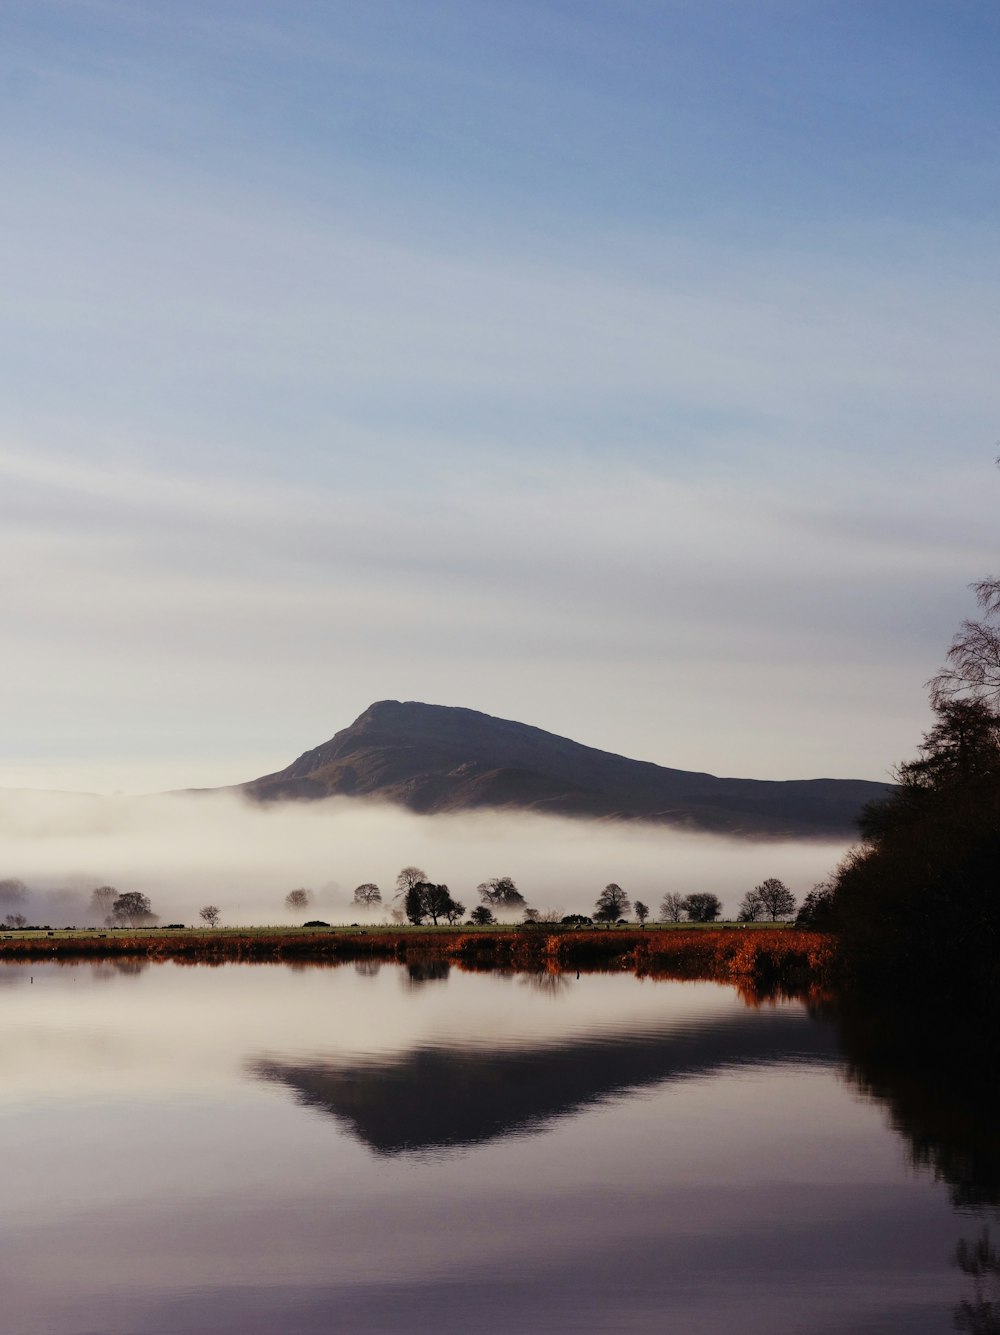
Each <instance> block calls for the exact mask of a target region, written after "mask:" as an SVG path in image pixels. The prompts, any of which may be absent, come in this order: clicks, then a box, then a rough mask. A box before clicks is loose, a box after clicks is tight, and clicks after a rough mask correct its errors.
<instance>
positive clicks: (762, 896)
mask: <svg viewBox="0 0 1000 1335" xmlns="http://www.w3.org/2000/svg"><path fill="white" fill-rule="evenodd" d="M752 893H753V894H755V895H756V896H757V900H758V902H759V904H760V907H761V911H762V912H763V913H766V914H767V915H768V917H769V918H770V919H771V921H772V922H777V920H778V919H779V918H787V917H789V916H790V915H791V914H793V913H794V912H795V896H794V895H793V894H792V892H791V890H789V888H788V886H787V885H785V883H784V881H779V880H778V878H777V877H776V876H769V877H768V878H767V880H766V881H761V883H760V885H755V886H754V888H753V892H752Z"/></svg>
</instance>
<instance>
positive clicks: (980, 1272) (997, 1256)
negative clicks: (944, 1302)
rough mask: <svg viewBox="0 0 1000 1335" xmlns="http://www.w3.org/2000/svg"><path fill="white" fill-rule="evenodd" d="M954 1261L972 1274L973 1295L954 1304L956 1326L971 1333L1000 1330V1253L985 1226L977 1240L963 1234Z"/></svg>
mask: <svg viewBox="0 0 1000 1335" xmlns="http://www.w3.org/2000/svg"><path fill="white" fill-rule="evenodd" d="M955 1264H956V1265H957V1266H958V1268H959V1269H960V1270H961V1271H963V1272H964V1273H965V1274H966V1275H969V1276H971V1278H972V1284H973V1297H972V1300H971V1302H970V1301H969V1299H967V1298H966V1299H963V1300H962V1302H960V1303H959V1304H958V1306H957V1307H956V1308H955V1329H956V1330H967V1331H970V1332H971V1333H972V1335H998V1333H1000V1253H998V1252H997V1250H996V1248H995V1247H994V1246H993V1243H992V1241H991V1239H990V1230H989V1228H988V1227H986V1228H984V1229H983V1231H982V1233H980V1235H979V1237H978V1238H977V1239H976V1240H975V1241H974V1242H969V1241H968V1240H967V1239H965V1238H962V1240H961V1241H960V1242H959V1244H958V1246H957V1247H956V1248H955Z"/></svg>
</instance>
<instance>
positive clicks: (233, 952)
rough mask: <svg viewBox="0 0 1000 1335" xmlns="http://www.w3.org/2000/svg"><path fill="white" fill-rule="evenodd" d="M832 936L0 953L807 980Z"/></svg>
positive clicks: (818, 974)
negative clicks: (439, 964) (433, 963)
mask: <svg viewBox="0 0 1000 1335" xmlns="http://www.w3.org/2000/svg"><path fill="white" fill-rule="evenodd" d="M833 954H834V948H833V942H832V939H831V938H830V937H828V936H825V935H823V934H822V933H818V932H800V931H787V930H782V929H780V928H779V929H776V930H773V931H771V930H761V931H747V930H742V929H739V928H719V929H715V930H705V929H701V930H699V929H696V928H692V929H689V930H684V929H680V930H676V929H675V930H668V931H656V930H651V929H648V928H647V929H646V930H641V929H633V930H628V929H626V930H621V931H614V932H595V931H590V930H585V931H572V930H570V931H566V930H563V931H552V930H546V929H545V928H537V927H536V928H528V929H517V928H511V929H508V930H499V931H473V932H467V931H462V930H461V929H457V930H455V931H427V932H421V931H414V930H393V929H381V928H376V929H373V930H368V931H361V932H357V931H354V932H347V931H337V930H327V931H310V932H273V931H268V930H267V929H263V930H254V929H248V930H246V931H238V930H237V931H228V932H225V931H224V932H219V931H216V932H190V931H188V932H180V931H176V932H114V933H109V934H108V935H106V936H105V935H103V934H100V933H85V932H80V933H74V934H60V935H58V936H56V935H53V936H33V935H32V936H28V935H24V936H22V935H20V934H18V935H17V936H12V937H10V938H7V939H3V940H0V960H4V959H6V960H39V961H41V960H67V961H68V960H98V959H115V958H123V957H130V958H139V959H149V960H175V961H177V962H179V963H192V964H194V963H206V964H221V963H227V962H233V963H282V962H288V963H292V962H309V961H314V962H316V963H340V962H346V961H350V960H359V959H372V958H375V959H383V960H390V961H398V962H400V963H403V962H417V961H429V960H441V961H447V962H450V963H453V964H455V965H457V966H458V967H460V968H462V967H464V968H467V969H492V968H501V969H515V970H527V971H530V972H533V973H537V972H539V971H551V972H554V973H555V972H560V971H561V970H564V969H608V968H613V969H622V970H627V971H630V972H634V973H636V974H638V975H639V976H640V977H654V978H705V979H717V980H719V981H740V980H753V981H756V982H775V983H777V982H784V981H794V982H802V983H807V982H816V981H818V980H820V979H821V978H822V977H824V976H825V975H826V973H827V972H828V971H829V968H830V966H831V964H832V962H833Z"/></svg>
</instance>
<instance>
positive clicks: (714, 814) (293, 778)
mask: <svg viewBox="0 0 1000 1335" xmlns="http://www.w3.org/2000/svg"><path fill="white" fill-rule="evenodd" d="M239 791H242V792H243V793H245V794H246V795H247V796H249V797H251V798H254V799H255V800H257V801H261V802H272V801H280V800H290V799H291V800H302V799H315V798H323V797H333V796H338V795H339V796H350V797H372V798H381V799H382V800H384V801H390V802H397V803H400V804H401V805H403V806H406V807H409V808H410V810H412V811H419V812H423V813H428V814H429V813H434V812H444V811H473V810H481V809H483V808H503V809H505V810H518V811H534V812H540V813H545V814H550V815H559V816H587V817H592V818H594V817H598V818H615V819H619V820H643V821H654V822H657V823H659V824H665V825H675V826H681V827H683V828H686V829H690V830H705V831H711V832H713V833H717V834H729V835H743V836H756V837H761V838H762V837H768V838H782V837H799V838H802V837H806V838H819V837H823V836H831V837H838V836H843V835H848V834H851V833H853V832H854V830H855V821H856V819H857V816H858V813H859V812H860V810H861V808H862V806H864V804H865V803H866V802H871V801H872V800H874V799H876V798H880V797H883V796H884V795H885V794H886V793H887V792H888V791H889V785H887V784H883V783H870V782H867V781H865V780H861V779H792V780H786V781H780V782H779V781H773V780H765V779H719V778H716V777H715V776H714V775H712V774H698V773H693V772H691V771H688V770H679V769H667V768H665V767H663V766H661V765H653V764H651V763H649V762H647V761H642V760H629V759H627V758H626V757H625V756H618V755H613V754H612V753H611V752H608V751H598V750H596V749H595V748H593V747H590V746H583V745H581V744H580V743H579V742H573V741H570V740H569V739H568V738H566V737H558V736H556V735H555V734H554V733H550V732H543V731H542V729H541V728H532V727H529V726H528V725H527V724H525V723H514V722H512V721H511V720H509V719H499V718H493V717H492V716H491V715H489V714H480V713H477V712H476V710H474V709H457V708H451V707H447V706H444V705H425V704H419V703H418V702H416V701H412V700H411V701H406V702H405V703H404V702H400V701H399V700H381V701H379V702H378V703H377V704H373V705H371V706H370V707H369V708H368V709H366V710H365V712H364V713H363V714H361V715H360V717H359V718H357V719H355V721H354V722H353V723H352V724H351V726H350V727H349V728H344V729H343V730H342V731H341V732H338V733H337V734H336V736H335V737H332V738H331V739H330V741H328V742H324V743H323V745H322V746H317V747H316V748H315V749H314V750H312V751H306V752H305V753H304V755H301V756H299V758H298V760H296V761H294V762H293V763H292V764H291V765H289V766H288V768H287V769H283V770H279V771H278V772H277V773H276V774H266V775H264V776H263V777H262V778H260V779H254V780H253V781H252V782H250V783H245V784H242V785H240V789H239Z"/></svg>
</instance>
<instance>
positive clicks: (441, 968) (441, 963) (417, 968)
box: [403, 960, 451, 987]
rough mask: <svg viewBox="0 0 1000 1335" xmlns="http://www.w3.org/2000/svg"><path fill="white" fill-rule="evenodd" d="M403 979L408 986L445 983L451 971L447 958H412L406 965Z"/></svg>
mask: <svg viewBox="0 0 1000 1335" xmlns="http://www.w3.org/2000/svg"><path fill="white" fill-rule="evenodd" d="M404 969H405V972H404V974H403V981H404V983H405V984H406V986H407V987H421V986H422V985H423V984H424V983H444V982H447V980H448V975H449V974H450V973H451V965H450V964H449V963H448V961H447V960H411V961H410V962H409V963H408V964H406V965H405V966H404Z"/></svg>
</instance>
